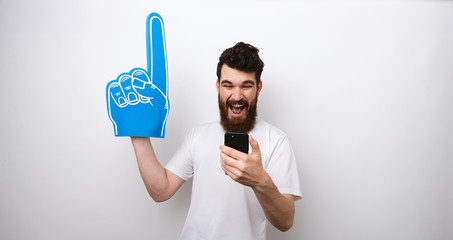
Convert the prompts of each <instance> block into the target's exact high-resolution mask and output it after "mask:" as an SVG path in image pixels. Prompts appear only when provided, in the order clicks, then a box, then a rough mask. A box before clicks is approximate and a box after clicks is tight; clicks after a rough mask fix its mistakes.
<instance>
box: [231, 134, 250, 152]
mask: <svg viewBox="0 0 453 240" xmlns="http://www.w3.org/2000/svg"><path fill="white" fill-rule="evenodd" d="M225 146H228V147H232V148H234V149H236V150H239V151H241V152H243V153H247V154H248V153H249V135H248V134H247V133H237V132H226V133H225Z"/></svg>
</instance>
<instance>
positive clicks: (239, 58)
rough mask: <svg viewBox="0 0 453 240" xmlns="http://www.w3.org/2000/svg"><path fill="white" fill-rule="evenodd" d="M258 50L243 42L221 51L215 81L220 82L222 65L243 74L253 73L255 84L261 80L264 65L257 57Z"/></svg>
mask: <svg viewBox="0 0 453 240" xmlns="http://www.w3.org/2000/svg"><path fill="white" fill-rule="evenodd" d="M258 52H259V50H258V48H256V47H254V46H252V45H250V44H247V43H243V42H238V43H236V45H234V47H231V48H228V49H226V50H225V51H223V53H222V55H220V57H219V63H218V64H217V80H219V81H220V74H221V70H222V66H223V64H226V65H228V66H229V67H230V68H234V69H237V70H240V71H243V72H247V73H251V72H254V73H255V78H256V83H257V84H258V83H259V82H260V80H261V73H262V72H263V68H264V63H263V61H262V60H261V58H260V56H259V55H258Z"/></svg>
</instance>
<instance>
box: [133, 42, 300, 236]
mask: <svg viewBox="0 0 453 240" xmlns="http://www.w3.org/2000/svg"><path fill="white" fill-rule="evenodd" d="M263 67H264V64H263V62H262V61H261V59H260V57H259V55H258V49H257V48H255V47H253V46H252V45H250V44H245V43H242V42H240V43H237V44H236V45H235V46H234V47H232V48H229V49H226V50H225V51H224V52H223V53H222V55H221V56H220V58H219V63H218V66H217V77H218V79H217V83H216V87H217V92H218V101H219V110H220V118H221V119H220V122H218V121H216V122H213V123H209V124H205V125H202V126H199V127H197V128H194V129H192V130H191V132H190V133H189V134H188V136H187V137H186V139H185V140H184V142H183V144H182V146H181V147H180V148H179V149H178V151H177V152H176V153H175V155H174V156H173V158H172V159H171V160H170V161H169V162H168V164H167V166H166V168H163V167H162V166H161V165H160V163H159V162H158V161H157V159H156V156H155V154H154V150H153V147H152V145H151V142H150V140H149V138H138V137H131V140H132V144H133V146H134V150H135V154H136V157H137V161H138V164H139V168H140V173H141V175H142V178H143V181H144V183H145V185H146V188H147V190H148V192H149V194H150V196H151V197H152V198H153V199H154V200H155V201H158V202H160V201H165V200H167V199H169V198H171V197H172V196H173V194H174V193H175V192H176V191H177V190H178V189H179V187H180V186H181V185H182V184H183V183H184V182H185V181H187V180H188V179H189V178H191V177H193V187H192V200H191V204H190V209H189V212H188V215H187V219H186V223H185V225H184V228H183V230H182V233H181V236H180V239H254V240H255V239H266V222H267V221H266V219H267V220H268V221H269V222H270V223H271V224H272V225H274V226H275V227H276V228H278V229H279V230H281V231H287V230H288V229H290V228H291V227H292V225H293V221H294V212H295V210H294V201H295V200H296V199H300V198H301V193H300V188H299V179H298V175H297V168H296V161H295V157H294V153H293V151H292V149H291V146H290V143H289V140H288V138H287V136H286V135H285V134H284V133H282V132H281V131H280V130H278V129H277V128H275V127H273V126H271V125H270V124H268V123H266V122H265V121H263V120H262V119H261V118H258V117H257V111H256V108H257V100H258V96H259V94H260V91H261V88H262V85H263V84H262V82H261V72H262V70H263ZM226 131H235V132H246V133H248V134H249V143H250V146H251V153H250V154H246V153H242V152H239V151H237V150H235V149H232V148H230V147H227V146H224V145H223V139H224V133H225V132H226Z"/></svg>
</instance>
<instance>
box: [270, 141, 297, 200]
mask: <svg viewBox="0 0 453 240" xmlns="http://www.w3.org/2000/svg"><path fill="white" fill-rule="evenodd" d="M266 171H267V173H268V174H269V176H270V177H271V178H272V181H273V182H274V184H275V185H276V186H277V188H278V190H279V191H280V193H282V194H291V195H293V196H295V199H296V200H298V199H301V198H302V193H301V190H300V183H299V174H298V171H297V164H296V157H295V155H294V151H293V149H292V147H291V144H290V142H289V139H288V137H287V136H284V137H282V138H281V139H279V141H278V142H277V143H276V144H275V147H274V148H273V149H272V152H271V156H270V161H269V165H268V167H267V169H266Z"/></svg>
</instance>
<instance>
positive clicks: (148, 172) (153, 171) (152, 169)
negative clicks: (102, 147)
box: [131, 137, 182, 202]
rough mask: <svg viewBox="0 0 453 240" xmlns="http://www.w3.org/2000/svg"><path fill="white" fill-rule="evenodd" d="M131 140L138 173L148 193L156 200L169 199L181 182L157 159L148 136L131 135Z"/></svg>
mask: <svg viewBox="0 0 453 240" xmlns="http://www.w3.org/2000/svg"><path fill="white" fill-rule="evenodd" d="M131 141H132V145H133V146H134V151H135V156H136V158H137V162H138V167H139V169H140V174H141V176H142V179H143V182H144V183H145V186H146V189H147V190H148V193H149V195H150V196H151V197H152V198H153V199H154V200H155V201H156V202H161V201H165V200H167V199H169V198H170V197H171V196H172V195H173V194H174V193H175V192H176V190H177V189H178V188H179V186H180V185H181V184H182V182H181V181H178V179H175V176H174V175H173V174H172V173H171V172H170V173H169V172H168V171H167V170H166V169H165V168H163V167H162V165H161V164H160V163H159V161H157V158H156V155H155V153H154V149H153V146H152V144H151V140H150V139H149V138H142V137H131ZM169 175H172V176H169ZM175 184H176V185H175ZM178 184H179V185H178Z"/></svg>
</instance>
